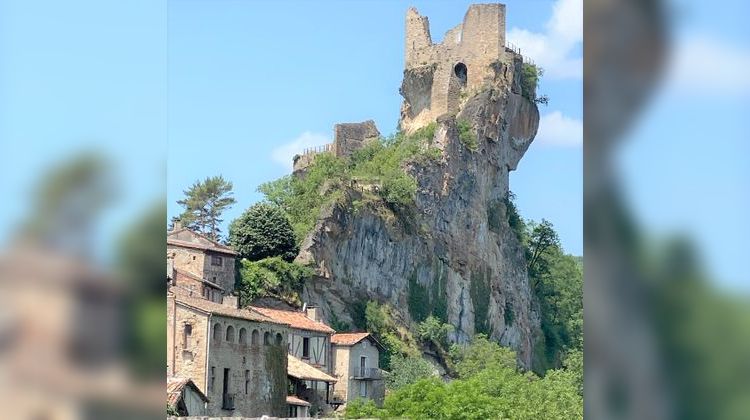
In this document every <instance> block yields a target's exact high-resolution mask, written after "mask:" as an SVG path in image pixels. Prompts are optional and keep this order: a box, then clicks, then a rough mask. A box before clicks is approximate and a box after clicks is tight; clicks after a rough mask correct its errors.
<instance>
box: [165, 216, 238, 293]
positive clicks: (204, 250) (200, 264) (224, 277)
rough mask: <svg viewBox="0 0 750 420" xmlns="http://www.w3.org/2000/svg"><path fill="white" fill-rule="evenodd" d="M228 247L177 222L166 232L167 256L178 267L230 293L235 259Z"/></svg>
mask: <svg viewBox="0 0 750 420" xmlns="http://www.w3.org/2000/svg"><path fill="white" fill-rule="evenodd" d="M236 255H237V253H236V252H234V251H233V250H232V249H231V248H229V247H227V246H224V245H222V244H220V243H218V242H216V241H212V240H211V239H208V238H206V237H205V236H203V235H201V234H199V233H196V232H193V231H191V230H189V229H186V228H183V227H181V226H180V225H179V223H176V224H175V228H174V229H173V230H172V231H171V232H169V234H168V235H167V258H169V259H172V265H173V266H174V268H175V269H177V270H182V271H184V272H187V273H190V274H192V275H194V276H197V277H199V278H201V279H204V280H206V281H208V282H210V283H212V284H215V285H218V286H219V287H221V288H222V289H223V290H224V293H225V294H226V293H229V292H231V291H232V290H234V260H235V256H236Z"/></svg>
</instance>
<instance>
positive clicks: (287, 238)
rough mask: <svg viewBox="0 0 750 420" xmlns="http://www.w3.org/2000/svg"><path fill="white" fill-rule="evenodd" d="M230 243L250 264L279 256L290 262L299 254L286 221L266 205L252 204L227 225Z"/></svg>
mask: <svg viewBox="0 0 750 420" xmlns="http://www.w3.org/2000/svg"><path fill="white" fill-rule="evenodd" d="M229 243H230V244H232V246H233V247H234V249H235V250H236V251H237V252H239V253H240V256H241V257H242V258H247V259H249V260H250V261H258V260H262V259H263V258H269V257H281V258H283V259H284V260H286V261H289V262H291V261H293V260H294V258H295V257H296V256H297V251H299V248H298V247H297V242H296V240H295V237H294V230H293V229H292V225H291V224H290V223H289V219H287V217H286V215H285V214H284V212H283V211H282V210H281V208H279V207H278V206H277V205H274V204H269V203H256V204H253V205H252V206H251V207H250V208H249V209H247V210H246V211H245V212H244V213H242V215H241V216H240V217H239V218H237V219H235V220H234V221H233V222H232V223H231V224H230V225H229Z"/></svg>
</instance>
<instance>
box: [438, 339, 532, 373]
mask: <svg viewBox="0 0 750 420" xmlns="http://www.w3.org/2000/svg"><path fill="white" fill-rule="evenodd" d="M451 358H452V359H453V363H454V364H455V369H456V373H457V374H458V377H459V378H468V377H471V376H474V375H476V374H478V373H479V372H481V371H483V370H486V369H488V368H490V367H493V366H500V367H502V368H506V369H513V370H515V369H516V366H517V362H516V353H515V352H514V351H513V350H511V349H509V348H507V347H501V346H500V345H499V344H497V343H495V342H494V341H490V340H489V339H487V336H485V335H483V334H477V335H475V336H474V338H473V339H472V340H471V344H470V345H469V346H466V347H463V348H462V347H459V346H454V347H453V348H452V349H451Z"/></svg>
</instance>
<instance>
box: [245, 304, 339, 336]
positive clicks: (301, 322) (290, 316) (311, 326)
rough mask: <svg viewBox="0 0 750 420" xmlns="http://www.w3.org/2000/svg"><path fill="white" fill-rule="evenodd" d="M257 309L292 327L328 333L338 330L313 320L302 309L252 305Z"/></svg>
mask: <svg viewBox="0 0 750 420" xmlns="http://www.w3.org/2000/svg"><path fill="white" fill-rule="evenodd" d="M250 308H252V309H253V310H255V311H258V312H260V313H261V314H263V315H265V316H267V317H269V318H271V319H275V320H276V321H279V322H282V323H284V324H289V325H290V326H291V327H292V328H297V329H300V330H307V331H318V332H323V333H327V334H333V333H335V332H336V331H334V329H333V328H331V327H329V326H328V325H326V324H324V323H322V322H318V321H313V320H312V319H310V318H308V317H307V315H306V314H305V313H304V312H300V311H284V310H281V309H271V308H261V307H259V306H251V307H250Z"/></svg>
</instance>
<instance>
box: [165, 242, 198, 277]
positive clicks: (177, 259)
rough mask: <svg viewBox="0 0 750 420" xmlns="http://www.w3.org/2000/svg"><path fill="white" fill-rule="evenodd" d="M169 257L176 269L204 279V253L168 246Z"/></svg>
mask: <svg viewBox="0 0 750 420" xmlns="http://www.w3.org/2000/svg"><path fill="white" fill-rule="evenodd" d="M167 257H168V258H171V259H172V261H173V264H174V268H176V269H178V270H182V271H186V272H188V273H190V274H193V275H195V276H198V277H201V278H203V264H204V259H205V254H204V253H203V251H201V250H199V249H193V248H185V247H181V246H176V245H170V244H167Z"/></svg>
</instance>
